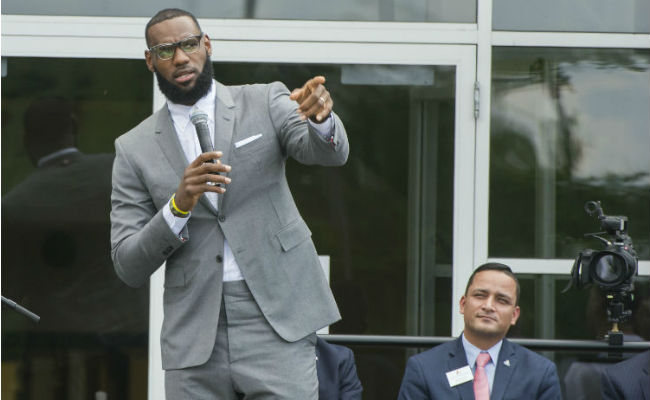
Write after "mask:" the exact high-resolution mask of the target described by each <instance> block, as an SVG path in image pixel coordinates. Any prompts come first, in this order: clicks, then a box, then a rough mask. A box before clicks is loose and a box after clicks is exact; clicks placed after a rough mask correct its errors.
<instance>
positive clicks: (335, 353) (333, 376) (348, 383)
mask: <svg viewBox="0 0 650 400" xmlns="http://www.w3.org/2000/svg"><path fill="white" fill-rule="evenodd" d="M316 371H317V373H318V399H319V400H361V393H362V392H363V387H362V386H361V381H360V380H359V376H357V367H356V365H355V363H354V353H352V350H350V349H349V348H347V347H345V346H339V345H336V344H331V343H328V342H326V341H325V340H323V339H321V338H320V337H319V338H318V339H317V340H316Z"/></svg>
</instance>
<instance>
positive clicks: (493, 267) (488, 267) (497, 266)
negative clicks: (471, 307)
mask: <svg viewBox="0 0 650 400" xmlns="http://www.w3.org/2000/svg"><path fill="white" fill-rule="evenodd" d="M483 271H499V272H503V273H504V274H506V275H508V276H509V277H511V278H512V279H513V280H514V281H515V284H516V285H517V298H516V299H515V305H519V293H521V287H520V286H519V280H518V279H517V277H516V276H515V274H514V273H513V272H512V269H510V267H509V266H507V265H505V264H501V263H486V264H483V265H481V266H479V267H478V268H476V269H475V270H474V272H472V275H470V277H469V281H467V286H466V287H465V296H467V291H468V290H469V287H470V286H472V282H474V276H475V275H476V274H478V273H479V272H483Z"/></svg>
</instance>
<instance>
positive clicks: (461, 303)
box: [460, 296, 466, 315]
mask: <svg viewBox="0 0 650 400" xmlns="http://www.w3.org/2000/svg"><path fill="white" fill-rule="evenodd" d="M465 300H466V299H465V296H462V297H461V298H460V313H461V314H463V315H464V314H465Z"/></svg>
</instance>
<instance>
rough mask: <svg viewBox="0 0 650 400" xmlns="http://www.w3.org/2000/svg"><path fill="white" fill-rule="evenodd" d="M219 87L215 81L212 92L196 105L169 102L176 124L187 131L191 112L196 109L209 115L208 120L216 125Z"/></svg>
mask: <svg viewBox="0 0 650 400" xmlns="http://www.w3.org/2000/svg"><path fill="white" fill-rule="evenodd" d="M216 92H217V85H216V82H215V81H214V79H213V80H212V85H210V90H209V91H208V93H206V94H205V96H203V97H201V98H200V99H199V100H198V101H197V102H196V103H194V105H191V106H186V105H184V104H178V103H173V102H171V101H170V100H169V99H168V100H167V108H168V109H169V113H170V114H171V117H172V120H173V121H174V124H175V125H176V126H178V127H181V128H183V129H185V128H186V127H187V124H189V123H190V112H191V111H192V109H193V108H194V107H196V108H198V109H199V110H201V111H204V112H205V113H207V114H208V119H209V120H210V122H211V123H212V124H214V106H215V101H216V100H215V99H216Z"/></svg>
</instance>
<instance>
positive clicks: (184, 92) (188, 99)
mask: <svg viewBox="0 0 650 400" xmlns="http://www.w3.org/2000/svg"><path fill="white" fill-rule="evenodd" d="M154 72H155V74H156V80H157V81H158V88H160V91H161V92H162V93H163V94H164V95H165V97H167V99H168V100H169V101H171V102H172V103H176V104H183V105H186V106H191V105H193V104H194V103H196V102H197V101H198V100H199V99H200V98H201V97H203V96H205V95H206V94H207V93H208V92H209V91H210V87H212V77H213V76H214V70H213V69H212V62H211V61H210V57H209V56H208V57H206V58H205V63H204V64H203V70H202V71H201V73H200V74H199V75H198V77H197V78H196V81H195V82H194V86H193V87H192V88H190V89H184V88H181V87H179V86H176V85H175V84H174V83H172V82H170V81H168V80H167V79H166V78H165V77H164V76H162V75H161V74H160V72H158V70H157V69H155V67H154Z"/></svg>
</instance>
